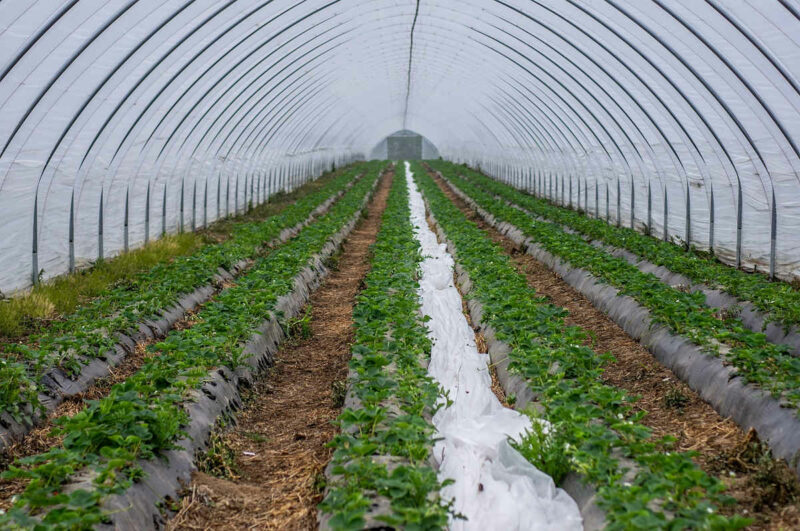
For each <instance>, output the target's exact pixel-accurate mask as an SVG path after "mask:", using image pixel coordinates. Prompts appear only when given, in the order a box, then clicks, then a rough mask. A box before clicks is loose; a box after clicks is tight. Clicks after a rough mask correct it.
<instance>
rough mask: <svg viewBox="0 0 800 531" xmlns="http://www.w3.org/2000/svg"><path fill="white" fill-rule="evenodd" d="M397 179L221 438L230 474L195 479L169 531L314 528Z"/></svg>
mask: <svg viewBox="0 0 800 531" xmlns="http://www.w3.org/2000/svg"><path fill="white" fill-rule="evenodd" d="M392 177H393V174H392V173H387V174H386V175H384V177H383V178H382V181H381V182H380V184H379V185H378V189H377V190H376V193H375V197H374V198H373V200H372V202H371V203H370V205H369V207H368V209H367V215H366V218H365V219H363V220H362V221H361V222H360V223H359V224H358V225H357V226H356V228H355V230H354V231H353V232H352V233H351V235H350V236H349V237H348V238H347V240H346V241H345V242H344V245H343V248H342V252H341V255H340V258H339V259H338V264H337V265H336V266H335V267H334V270H333V271H332V272H331V274H330V275H329V276H328V278H327V279H326V280H325V281H324V283H323V284H322V286H321V287H320V288H319V289H318V290H317V291H316V292H314V294H313V295H312V297H311V300H310V303H309V308H310V309H311V313H310V315H311V318H310V322H309V323H308V326H309V327H310V331H309V333H308V334H307V335H308V337H305V338H303V337H301V335H302V329H303V327H304V325H303V324H302V323H299V324H298V326H297V329H298V335H297V336H296V337H295V338H294V339H290V340H289V341H287V342H286V343H285V344H284V345H283V346H282V347H281V349H280V350H279V351H278V353H277V354H276V360H275V366H274V367H273V368H272V369H271V370H270V371H269V373H268V374H266V375H265V376H264V377H263V378H261V379H260V380H259V382H258V383H257V384H256V385H255V387H254V389H252V391H251V392H250V396H249V398H248V400H247V402H246V405H245V408H244V409H243V410H242V411H241V412H240V413H239V415H238V416H237V426H236V428H235V429H234V430H232V431H230V432H229V433H226V434H224V435H222V436H221V437H220V440H219V441H218V443H217V445H216V446H217V447H218V448H220V452H221V453H228V454H229V456H230V458H229V459H228V460H227V462H228V464H225V465H224V466H223V467H222V468H225V469H228V470H229V472H230V474H228V476H229V477H228V478H226V479H221V478H219V477H214V476H212V475H209V474H205V473H197V474H196V475H195V477H194V480H193V482H192V485H191V486H190V488H189V489H188V490H187V494H186V496H185V497H184V499H183V501H182V503H181V507H180V510H179V512H178V514H177V515H176V516H175V517H174V518H173V519H172V521H171V522H170V523H169V527H168V528H169V529H172V530H178V529H181V530H188V529H192V530H197V529H209V530H210V529H281V530H294V529H316V525H317V504H318V503H319V502H320V501H321V498H322V492H321V490H322V489H321V481H322V479H323V475H322V472H323V469H324V468H325V466H326V465H327V464H328V462H329V460H330V457H331V450H330V449H329V448H327V447H326V444H327V443H328V441H330V440H331V438H332V437H333V436H334V434H335V433H336V428H335V426H334V425H333V424H332V421H333V420H334V419H336V417H337V416H338V414H339V412H340V410H341V405H342V404H341V400H342V399H343V398H344V386H343V382H344V380H345V378H346V376H347V362H348V359H349V358H350V348H351V344H352V340H353V329H352V311H353V305H354V304H355V297H356V296H357V294H358V292H359V291H360V290H361V287H362V282H363V279H364V277H365V276H366V274H367V272H368V270H369V265H370V246H371V245H372V243H373V242H374V241H375V237H376V235H377V232H378V229H379V228H380V224H381V216H382V214H383V211H384V209H385V208H386V200H387V197H388V195H389V189H390V186H391V179H392ZM223 461H226V460H224V459H223Z"/></svg>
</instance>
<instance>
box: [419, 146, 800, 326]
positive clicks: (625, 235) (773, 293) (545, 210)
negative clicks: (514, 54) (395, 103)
mask: <svg viewBox="0 0 800 531" xmlns="http://www.w3.org/2000/svg"><path fill="white" fill-rule="evenodd" d="M432 166H434V167H436V168H437V169H439V170H443V169H449V170H450V173H453V171H456V170H455V169H456V168H457V172H458V173H460V174H461V175H462V176H466V177H467V178H468V179H469V180H471V181H473V182H474V183H476V184H479V185H480V186H481V187H483V188H485V189H487V190H489V191H491V192H492V193H494V194H496V195H498V196H500V197H502V198H503V199H506V200H508V201H511V202H512V203H515V204H518V205H520V206H522V207H524V208H525V209H527V210H529V211H531V212H532V213H534V214H536V215H537V216H541V217H544V218H547V219H549V220H552V221H554V222H556V223H561V224H563V225H566V226H568V227H570V228H572V229H573V230H576V231H578V232H580V233H582V234H584V235H586V236H588V237H589V238H591V239H594V240H599V241H602V242H604V243H606V244H608V245H612V246H614V247H619V248H622V249H626V250H628V251H630V252H632V253H634V254H636V255H637V256H640V257H642V258H644V259H646V260H648V261H650V262H652V263H654V264H656V265H659V266H664V267H666V268H667V269H669V270H670V271H673V272H675V273H680V274H682V275H684V276H686V277H687V278H689V279H690V280H692V281H693V282H698V283H703V284H706V285H708V286H711V287H713V288H717V289H720V290H723V291H725V292H727V293H729V294H731V295H733V296H734V297H737V298H739V299H741V300H746V301H750V302H752V303H753V305H754V306H755V307H756V308H758V309H759V310H761V311H762V312H765V313H767V314H769V318H771V319H772V320H773V321H776V322H779V323H781V324H783V325H784V326H792V325H800V290H798V289H796V288H793V287H792V286H791V285H790V284H788V283H786V282H771V281H770V280H769V278H767V277H766V276H764V275H760V274H753V273H747V272H745V271H742V270H739V269H736V268H733V267H730V266H727V265H725V264H723V263H721V262H719V261H718V260H716V259H715V258H714V257H713V256H709V255H708V254H707V253H704V252H701V251H698V250H696V249H689V250H686V249H684V248H683V247H682V246H680V245H675V244H674V243H671V242H666V241H663V240H659V239H657V238H653V237H650V236H647V235H645V234H641V233H639V232H637V231H635V230H633V229H630V228H625V227H616V226H614V225H610V224H608V223H606V222H605V221H603V220H601V219H597V218H591V217H588V216H586V215H584V214H582V213H580V212H576V211H574V210H571V209H568V208H564V207H561V206H557V205H555V204H553V203H551V202H549V201H547V200H544V199H538V198H536V197H533V196H531V195H528V194H526V193H523V192H521V191H519V190H517V189H515V188H513V187H511V186H508V185H506V184H504V183H501V182H498V181H495V180H493V179H490V178H488V177H486V176H485V175H482V174H481V173H479V172H476V171H474V170H471V169H469V168H466V167H463V166H456V165H453V164H451V163H446V162H440V161H436V162H433V163H432Z"/></svg>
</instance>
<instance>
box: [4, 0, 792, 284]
mask: <svg viewBox="0 0 800 531" xmlns="http://www.w3.org/2000/svg"><path fill="white" fill-rule="evenodd" d="M799 72H800V7H799V6H798V5H797V4H796V2H793V1H792V0H781V1H778V2H763V1H760V0H741V1H736V2H732V1H723V0H704V1H699V0H637V1H632V0H627V1H623V0H459V1H456V0H419V1H417V0H362V1H355V0H327V1H319V0H308V1H300V0H272V1H270V0H238V1H233V0H226V1H223V0H194V1H191V0H166V1H163V0H139V1H133V0H107V1H104V0H84V1H81V2H78V1H77V0H65V1H63V2H52V1H48V0H35V1H32V0H5V1H3V2H2V3H1V4H0V113H2V114H1V115H2V117H3V119H2V120H0V226H2V227H3V229H2V230H3V235H2V238H0V291H2V292H3V293H10V292H13V291H14V290H16V289H19V288H24V287H25V286H27V285H29V284H30V283H31V282H32V280H33V279H34V278H35V277H37V276H38V274H39V272H40V271H42V270H43V275H44V276H45V277H50V276H53V275H57V274H60V273H63V272H64V271H66V270H67V269H68V268H69V267H70V264H71V260H70V248H71V244H70V240H72V241H73V242H72V246H73V247H74V251H73V252H74V257H75V259H74V262H75V263H76V264H77V265H81V264H84V263H88V262H90V261H92V260H94V259H96V258H97V257H98V255H99V254H100V244H101V242H102V245H103V253H104V254H105V255H106V256H109V255H113V254H115V253H117V252H119V251H120V250H122V249H123V248H124V247H125V234H126V228H125V227H126V223H125V216H124V212H125V211H126V208H125V205H126V203H127V204H128V209H127V210H128V213H129V214H128V223H127V227H128V228H127V236H128V238H127V239H128V243H129V246H130V247H136V246H139V245H141V244H142V243H143V242H144V240H145V230H146V229H145V225H146V220H148V218H149V226H148V227H147V228H148V229H149V231H148V234H147V236H149V237H150V238H155V237H157V236H158V235H159V234H160V233H161V227H162V212H163V211H164V210H165V211H166V216H165V217H166V219H165V220H163V223H164V226H165V228H166V230H167V231H168V232H174V231H176V230H178V229H179V224H180V204H181V198H183V204H184V208H185V209H186V211H187V212H185V219H186V220H188V219H190V217H191V216H190V214H189V212H188V210H189V209H190V208H191V207H192V206H193V205H194V207H195V209H196V210H197V209H199V208H200V206H201V205H204V209H205V210H204V213H205V214H206V215H207V219H208V220H213V219H215V218H216V217H218V215H219V214H220V212H224V211H225V208H224V205H223V207H222V208H220V209H219V211H218V210H217V209H216V201H217V195H216V194H217V190H218V189H222V190H224V189H225V187H226V186H231V188H232V190H234V192H235V191H236V190H238V193H239V194H240V196H241V197H243V195H244V193H245V189H246V187H247V184H246V183H248V182H250V183H252V182H253V180H256V181H258V182H259V183H260V182H269V183H272V182H274V180H275V178H276V176H278V175H286V174H287V173H289V172H291V173H292V174H308V173H310V172H313V173H314V174H318V173H319V172H320V171H321V170H322V169H324V168H329V167H330V165H331V163H334V162H336V163H339V164H341V163H344V162H346V161H349V160H353V159H355V158H359V157H362V156H365V155H367V154H368V153H370V150H371V149H372V148H373V147H374V146H375V145H376V144H378V142H379V141H380V140H381V139H382V138H384V137H385V136H386V135H388V134H389V133H391V132H393V131H396V130H399V129H410V130H413V131H416V132H418V133H420V134H422V135H424V136H425V137H426V138H428V139H430V140H431V141H432V142H433V144H434V145H435V146H436V148H437V149H438V151H439V152H440V153H441V155H442V156H443V157H444V158H447V159H451V160H456V161H464V162H469V163H470V164H472V165H475V166H481V168H484V169H486V170H487V171H492V172H493V174H494V175H496V176H498V177H503V176H508V175H511V174H514V175H517V176H519V177H520V178H522V179H524V180H525V181H524V182H525V183H526V184H530V183H531V182H533V180H535V179H536V178H538V177H540V176H545V177H547V178H554V179H567V178H572V179H573V180H575V182H577V180H578V179H580V180H581V182H582V183H583V186H584V187H588V188H589V189H590V190H594V188H595V187H597V190H598V195H597V198H598V202H599V205H596V204H595V196H594V194H589V197H588V199H589V205H588V206H589V211H591V212H594V211H595V208H597V210H599V211H600V212H601V213H602V212H603V211H604V206H605V203H606V201H607V200H608V203H609V204H610V205H611V213H610V218H611V219H613V220H615V219H616V218H617V204H619V206H620V213H619V214H620V218H621V219H622V220H624V221H625V223H626V224H627V223H629V221H630V219H631V214H633V218H634V223H635V225H637V226H639V227H641V226H642V225H643V224H644V223H646V221H647V219H648V207H647V204H648V202H647V190H648V187H649V189H650V190H651V203H650V204H651V207H650V211H651V216H650V217H651V218H652V224H653V227H652V229H653V232H654V233H656V234H662V232H663V230H664V220H665V218H666V221H667V232H668V235H669V236H670V237H674V238H677V239H680V240H685V238H686V227H687V211H688V213H689V214H690V215H689V216H688V218H690V219H691V232H690V234H689V237H690V239H691V243H692V244H693V245H696V246H697V247H699V248H708V247H709V245H710V244H711V241H712V237H713V247H714V250H715V251H716V253H717V255H718V256H720V257H721V258H722V259H723V260H726V261H728V262H730V263H735V262H736V260H737V249H739V251H738V252H739V253H740V254H741V261H742V263H743V264H744V265H746V266H748V267H758V268H759V269H761V270H766V269H767V268H768V267H769V264H770V262H771V249H772V246H773V241H772V238H771V232H772V230H773V228H774V231H775V238H774V247H775V259H774V261H773V263H774V266H775V270H776V273H777V274H778V276H780V277H782V278H785V279H789V278H792V277H797V276H800V231H798V230H797V229H798V227H800V189H798V185H799V184H800V182H799V179H798V175H799V174H798V170H800V118H799V117H800V113H798V110H799V109H800V79H798V77H799V76H798V73H799ZM228 183H230V185H229V184H228ZM237 183H238V184H239V186H238V187H237V186H236V185H237ZM618 190H619V193H618ZM148 191H149V194H148ZM273 191H274V189H273V188H270V192H273ZM234 192H232V194H231V197H230V199H229V202H230V205H229V207H231V208H232V207H233V204H234V202H235V201H236V198H235V197H233V196H234ZM712 194H713V198H714V201H713V204H714V209H713V211H712V210H711V203H712V202H711V197H712ZM665 195H666V201H665ZM740 195H741V201H740V200H739V196H740ZM101 197H102V212H103V214H104V215H103V221H104V231H103V236H102V238H100V237H99V234H98V232H99V218H100V211H101ZM148 197H149V200H148ZM241 197H240V198H239V200H238V204H239V205H241V204H242V200H241ZM687 197H688V199H689V200H688V201H687ZM126 198H127V199H126ZM164 198H166V204H164ZM631 198H633V203H632V201H631ZM572 199H573V201H574V200H576V199H577V195H576V194H575V195H574V196H573V198H572ZM665 203H666V205H667V207H666V211H665V208H664V205H665ZM687 203H688V208H687ZM148 207H149V208H148ZM773 207H774V223H773V212H772V210H773ZM148 210H149V216H148V215H147V213H146V211H148ZM632 210H633V212H631V211H632ZM739 211H741V221H740V222H739V220H738V219H737V217H738V215H737V214H738V212H739ZM665 213H666V216H665V215H664V214H665ZM712 214H713V230H712V224H711V220H712ZM197 217H198V218H199V217H200V216H199V215H198V216H197ZM34 219H36V224H34ZM70 221H72V223H70ZM71 225H72V226H73V230H72V234H73V237H72V238H71V237H70V233H71V231H70V226H71ZM737 226H741V230H740V232H739V231H738V230H737ZM34 229H35V230H34ZM738 241H740V243H738ZM34 250H35V251H36V252H35V253H34ZM34 254H35V260H36V261H34Z"/></svg>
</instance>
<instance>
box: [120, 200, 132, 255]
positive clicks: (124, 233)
mask: <svg viewBox="0 0 800 531" xmlns="http://www.w3.org/2000/svg"><path fill="white" fill-rule="evenodd" d="M129 197H130V188H126V189H125V213H124V216H125V217H124V219H123V223H122V242H123V243H122V249H123V250H124V251H125V252H126V253H127V252H128V219H129V215H130V207H129V205H130V204H129V202H128V199H129Z"/></svg>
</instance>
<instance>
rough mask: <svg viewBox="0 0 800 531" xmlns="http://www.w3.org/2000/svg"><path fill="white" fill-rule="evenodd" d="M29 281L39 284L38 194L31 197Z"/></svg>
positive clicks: (35, 284)
mask: <svg viewBox="0 0 800 531" xmlns="http://www.w3.org/2000/svg"><path fill="white" fill-rule="evenodd" d="M31 251H32V252H31V283H32V284H33V285H34V286H37V285H38V284H39V194H38V190H37V194H36V197H34V199H33V243H32V245H31Z"/></svg>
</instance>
